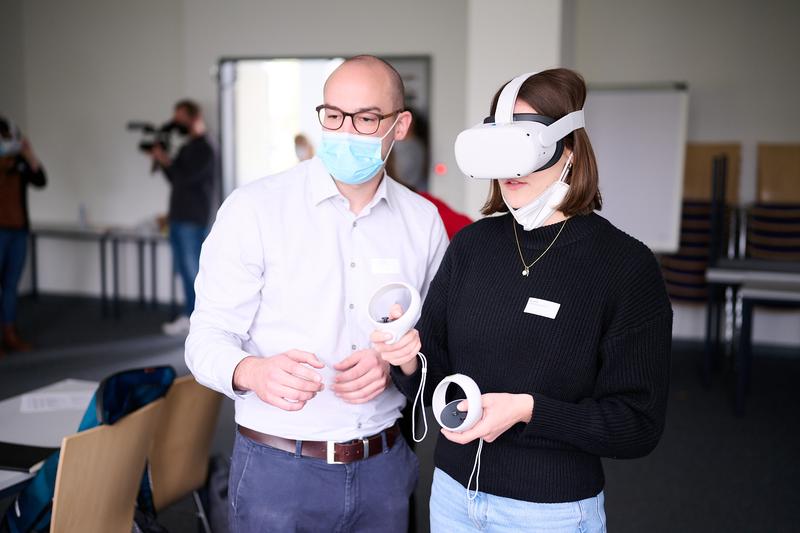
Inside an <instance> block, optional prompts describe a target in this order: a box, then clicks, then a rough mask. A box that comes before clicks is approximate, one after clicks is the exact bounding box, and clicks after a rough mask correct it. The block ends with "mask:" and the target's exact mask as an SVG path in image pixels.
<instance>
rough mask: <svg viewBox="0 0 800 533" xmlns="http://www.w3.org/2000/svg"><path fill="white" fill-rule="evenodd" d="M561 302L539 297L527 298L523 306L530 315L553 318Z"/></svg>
mask: <svg viewBox="0 0 800 533" xmlns="http://www.w3.org/2000/svg"><path fill="white" fill-rule="evenodd" d="M560 307H561V304H557V303H555V302H549V301H547V300H542V299H539V298H528V305H526V306H525V312H526V313H528V314H531V315H538V316H543V317H545V318H551V319H552V318H555V317H556V315H557V314H558V310H559V308H560Z"/></svg>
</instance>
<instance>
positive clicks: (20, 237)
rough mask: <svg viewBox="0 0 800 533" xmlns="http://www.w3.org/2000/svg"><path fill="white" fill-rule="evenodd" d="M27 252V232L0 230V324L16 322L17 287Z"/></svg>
mask: <svg viewBox="0 0 800 533" xmlns="http://www.w3.org/2000/svg"><path fill="white" fill-rule="evenodd" d="M27 252H28V232H27V231H26V230H22V229H0V295H1V296H0V301H1V303H0V324H13V323H14V322H16V320H17V286H18V285H19V279H20V278H21V277H22V269H23V267H24V266H25V254H26V253H27Z"/></svg>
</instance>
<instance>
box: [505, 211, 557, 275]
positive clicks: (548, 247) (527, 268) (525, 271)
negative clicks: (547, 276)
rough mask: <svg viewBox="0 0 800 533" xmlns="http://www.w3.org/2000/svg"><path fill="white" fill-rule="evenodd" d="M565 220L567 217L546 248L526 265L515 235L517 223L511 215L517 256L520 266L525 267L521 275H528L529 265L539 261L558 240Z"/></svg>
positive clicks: (529, 271)
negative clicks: (520, 262)
mask: <svg viewBox="0 0 800 533" xmlns="http://www.w3.org/2000/svg"><path fill="white" fill-rule="evenodd" d="M567 220H569V219H564V223H563V224H561V229H559V230H558V233H556V236H555V237H554V238H553V240H552V241H551V242H550V244H549V245H548V246H547V248H545V249H544V252H542V253H541V255H540V256H539V257H537V258H536V259H534V260H533V263H531V264H530V265H526V264H525V257H523V256H522V247H521V246H520V245H519V237H518V236H517V223H516V221H515V220H514V217H511V224H513V225H514V240H515V241H517V251H518V252H519V258H520V260H521V261H522V266H524V267H525V269H524V270H523V271H522V275H523V276H524V277H526V278H527V277H528V274H530V273H531V267H532V266H533V265H535V264H536V263H537V262H538V261H539V259H541V258H542V257H544V254H546V253H547V251H548V250H549V249H550V247H551V246H553V245H554V244H555V243H556V240H558V236H559V235H561V232H562V231H564V226H566V225H567Z"/></svg>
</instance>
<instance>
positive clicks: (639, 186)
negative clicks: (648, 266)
mask: <svg viewBox="0 0 800 533" xmlns="http://www.w3.org/2000/svg"><path fill="white" fill-rule="evenodd" d="M688 112H689V94H688V90H687V89H686V85H685V84H665V85H657V86H626V87H602V86H594V87H589V91H588V94H587V97H586V104H585V106H584V114H585V117H586V131H587V133H588V134H589V139H590V140H591V142H592V147H593V148H594V152H595V156H596V157H597V165H598V170H599V176H600V193H601V194H602V195H603V209H602V210H601V211H600V214H601V215H602V216H604V217H605V218H607V219H608V220H609V221H611V223H612V224H614V225H615V226H616V227H618V228H619V229H621V230H622V231H624V232H626V233H628V234H630V235H632V236H634V237H636V238H637V239H639V240H640V241H642V242H644V243H645V244H646V245H647V246H649V247H650V249H651V250H653V251H654V252H658V253H668V252H675V251H677V250H678V246H679V241H680V218H681V199H682V196H683V163H684V155H685V152H686V127H687V117H688Z"/></svg>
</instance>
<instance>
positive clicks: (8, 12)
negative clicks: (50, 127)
mask: <svg viewBox="0 0 800 533" xmlns="http://www.w3.org/2000/svg"><path fill="white" fill-rule="evenodd" d="M0 6H1V7H0V13H2V16H0V50H2V53H0V72H2V73H3V74H2V77H3V81H2V83H0V115H3V116H6V117H7V118H10V119H12V120H13V121H14V122H16V123H17V125H18V126H20V128H24V127H25V71H24V68H23V55H22V39H23V37H22V35H23V32H22V4H21V3H20V2H17V1H15V2H7V1H5V0H3V2H2V4H0Z"/></svg>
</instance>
